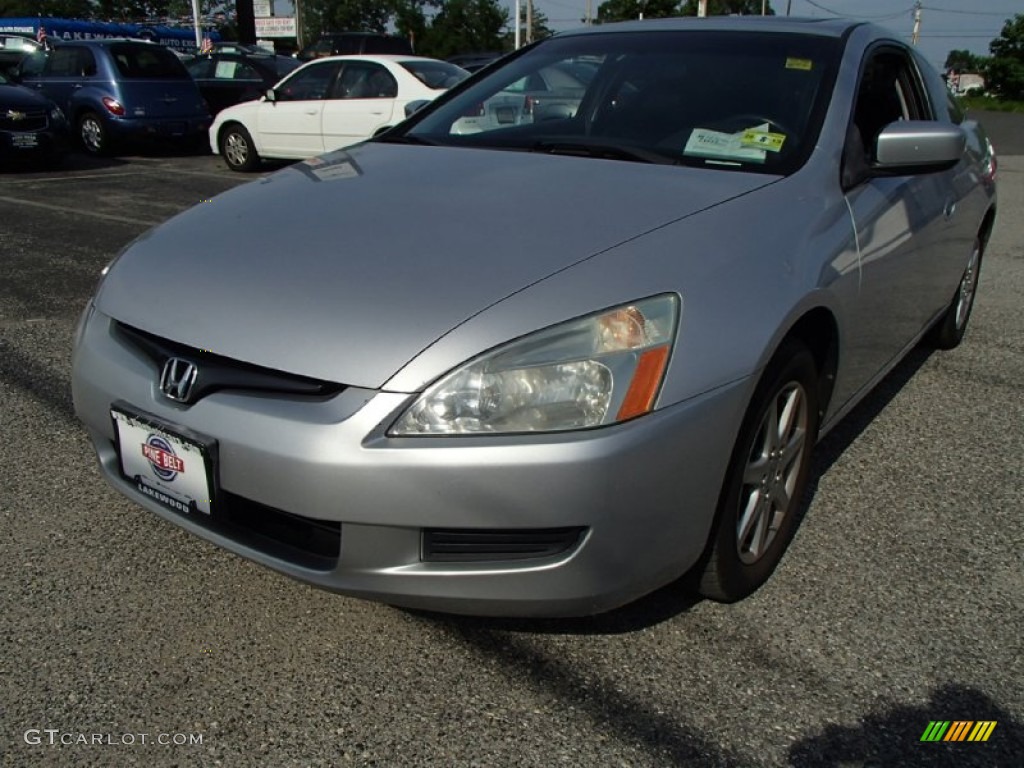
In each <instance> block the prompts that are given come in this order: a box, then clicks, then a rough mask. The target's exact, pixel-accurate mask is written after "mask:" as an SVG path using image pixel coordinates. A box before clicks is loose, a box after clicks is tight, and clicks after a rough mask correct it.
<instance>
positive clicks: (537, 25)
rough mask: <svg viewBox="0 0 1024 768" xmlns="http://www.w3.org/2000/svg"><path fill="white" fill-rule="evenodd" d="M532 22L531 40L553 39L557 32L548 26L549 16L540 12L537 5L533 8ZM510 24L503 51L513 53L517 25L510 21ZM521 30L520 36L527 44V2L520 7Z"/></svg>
mask: <svg viewBox="0 0 1024 768" xmlns="http://www.w3.org/2000/svg"><path fill="white" fill-rule="evenodd" d="M532 22H533V24H532V25H531V28H532V30H533V34H532V35H530V36H529V39H530V40H543V39H544V38H545V37H551V36H552V35H553V34H555V31H554V30H553V29H551V27H549V26H548V17H547V15H546V14H545V13H544V12H543V11H542V10H540V9H539V8H538V7H537V5H536V3H534V6H533V19H532ZM509 23H510V28H509V31H508V33H507V34H506V35H505V37H504V38H503V39H504V47H503V49H502V50H508V51H511V50H512V48H513V46H514V45H515V41H516V37H515V35H516V32H515V25H514V24H512V23H511V20H509ZM519 30H520V35H522V40H521V42H522V43H526V40H527V34H526V3H525V2H523V3H520V5H519Z"/></svg>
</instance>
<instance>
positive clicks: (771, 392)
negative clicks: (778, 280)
mask: <svg viewBox="0 0 1024 768" xmlns="http://www.w3.org/2000/svg"><path fill="white" fill-rule="evenodd" d="M819 392H820V388H819V386H818V371H817V367H816V366H815V363H814V357H813V356H812V355H811V353H810V351H809V350H808V349H807V347H805V346H804V345H803V344H801V343H799V342H796V341H787V342H785V343H784V344H783V345H782V347H781V348H780V349H779V350H778V352H776V354H775V357H774V358H773V359H772V362H771V363H769V365H768V367H767V368H766V369H765V372H764V374H763V375H762V376H761V380H760V382H759V383H758V385H757V389H756V390H755V391H754V396H753V398H751V401H750V406H749V407H748V408H747V413H746V415H745V416H744V417H743V424H742V426H741V427H740V433H739V437H738V438H737V439H736V445H735V447H734V448H733V452H732V457H731V458H730V460H729V467H728V469H727V470H726V475H725V482H724V483H723V485H722V491H721V494H720V496H719V501H718V509H717V510H716V513H715V522H714V525H713V526H712V529H711V536H710V538H709V540H708V545H707V549H706V550H705V552H704V556H703V557H702V558H701V560H700V562H699V563H698V564H697V566H696V567H695V568H694V570H693V571H692V572H691V574H692V578H691V584H692V585H693V586H695V587H696V591H697V592H698V593H699V594H700V595H702V596H703V597H706V598H709V599H711V600H717V601H719V602H725V603H731V602H735V601H736V600H741V599H742V598H744V597H746V596H747V595H749V594H751V593H752V592H754V591H755V590H756V589H758V588H759V587H760V586H761V585H762V584H764V583H765V582H766V581H767V580H768V578H769V577H770V576H771V575H772V573H773V572H774V571H775V567H776V566H777V565H778V564H779V561H780V560H781V559H782V555H783V554H784V553H785V551H786V548H787V547H788V546H789V542H790V541H791V540H792V538H793V534H794V533H795V531H796V526H797V523H798V520H799V512H800V509H801V505H802V503H803V498H804V492H805V490H806V487H807V476H808V474H809V472H810V466H811V454H812V453H813V449H814V444H815V442H817V439H818V418H819V415H818V407H819V406H818V397H819V395H818V393H819ZM787 407H788V408H789V409H790V410H788V411H787ZM773 414H774V421H775V423H776V425H777V426H776V429H775V435H776V437H775V438H774V439H772V438H770V434H771V430H770V429H768V425H769V424H770V423H771V422H772V421H773ZM787 415H792V417H793V418H792V420H788V419H786V418H785V417H787ZM779 416H782V417H783V421H782V422H780V421H779V420H778V417H779ZM779 426H782V427H783V428H784V429H783V434H782V435H781V439H780V438H779V428H778V427H779ZM775 448H780V450H777V451H776V450H774V449H775ZM758 476H759V478H760V479H755V478H757V477H758ZM745 512H747V514H746V515H745V514H744V513H745ZM750 521H754V523H751V522H750ZM757 521H759V523H760V524H757ZM759 534H763V535H759Z"/></svg>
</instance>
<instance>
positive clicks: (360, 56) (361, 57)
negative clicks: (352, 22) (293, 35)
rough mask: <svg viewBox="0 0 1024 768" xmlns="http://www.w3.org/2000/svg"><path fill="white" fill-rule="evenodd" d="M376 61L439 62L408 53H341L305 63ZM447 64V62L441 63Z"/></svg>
mask: <svg viewBox="0 0 1024 768" xmlns="http://www.w3.org/2000/svg"><path fill="white" fill-rule="evenodd" d="M352 60H357V61H376V62H378V63H384V62H388V61H390V62H392V63H395V64H401V63H402V62H403V61H441V59H434V58H431V57H430V56H414V55H412V54H408V53H352V54H345V53H341V54H338V55H337V56H321V57H320V58H318V59H311V60H310V61H308V62H306V63H307V64H312V63H314V62H317V61H352ZM441 63H442V64H447V63H449V62H446V61H445V62H441Z"/></svg>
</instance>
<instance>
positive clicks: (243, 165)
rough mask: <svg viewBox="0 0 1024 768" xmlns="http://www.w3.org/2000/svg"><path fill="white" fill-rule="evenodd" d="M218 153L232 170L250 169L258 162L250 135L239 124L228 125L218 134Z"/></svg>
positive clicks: (258, 158)
mask: <svg viewBox="0 0 1024 768" xmlns="http://www.w3.org/2000/svg"><path fill="white" fill-rule="evenodd" d="M220 153H221V155H222V156H223V157H224V162H226V163H227V164H228V168H230V169H231V170H232V171H251V170H253V169H254V168H256V166H257V165H259V163H260V156H259V155H258V154H257V153H256V145H255V144H253V141H252V136H250V135H249V132H248V131H247V130H245V128H243V127H242V126H241V125H238V124H234V125H229V126H228V127H227V128H225V129H224V130H223V132H222V133H221V135H220Z"/></svg>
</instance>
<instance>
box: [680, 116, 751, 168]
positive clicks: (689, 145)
mask: <svg viewBox="0 0 1024 768" xmlns="http://www.w3.org/2000/svg"><path fill="white" fill-rule="evenodd" d="M758 130H763V132H765V133H767V131H768V126H767V125H763V126H760V127H759V128H750V129H747V130H745V131H740V132H739V133H722V132H721V131H712V130H709V129H707V128H694V129H693V132H692V133H691V134H690V138H689V139H687V141H686V146H685V147H683V154H684V155H690V156H692V157H707V158H711V159H715V160H746V161H747V162H751V163H763V162H764V161H765V158H766V157H767V154H768V153H767V152H766V151H765V149H764V148H763V147H761V146H760V145H757V144H754V145H748V146H745V145H744V144H743V137H744V136H745V135H746V134H747V133H750V132H757V131H758Z"/></svg>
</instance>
